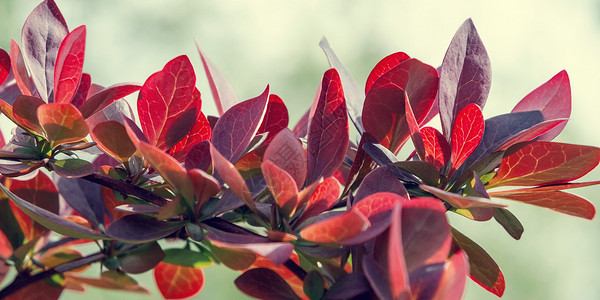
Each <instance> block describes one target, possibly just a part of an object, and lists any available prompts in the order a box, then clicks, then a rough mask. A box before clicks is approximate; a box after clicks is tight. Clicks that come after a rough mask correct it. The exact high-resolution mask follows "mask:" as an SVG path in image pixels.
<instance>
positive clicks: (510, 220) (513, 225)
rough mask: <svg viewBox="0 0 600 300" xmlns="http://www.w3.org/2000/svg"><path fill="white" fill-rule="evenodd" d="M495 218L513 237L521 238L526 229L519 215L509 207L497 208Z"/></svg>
mask: <svg viewBox="0 0 600 300" xmlns="http://www.w3.org/2000/svg"><path fill="white" fill-rule="evenodd" d="M494 220H496V221H497V222H498V224H500V225H502V228H504V230H506V232H508V234H510V236H511V237H512V238H513V239H515V240H519V239H521V235H522V234H523V231H524V230H525V229H524V228H523V225H522V224H521V222H520V221H519V219H517V217H515V215H513V214H512V213H511V212H510V211H509V210H508V209H504V208H495V209H494Z"/></svg>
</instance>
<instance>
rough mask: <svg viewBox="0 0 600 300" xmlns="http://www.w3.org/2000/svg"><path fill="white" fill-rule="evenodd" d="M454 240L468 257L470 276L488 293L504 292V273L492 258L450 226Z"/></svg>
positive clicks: (497, 293) (497, 294)
mask: <svg viewBox="0 0 600 300" xmlns="http://www.w3.org/2000/svg"><path fill="white" fill-rule="evenodd" d="M451 232H452V238H453V239H454V242H455V243H456V244H457V245H458V246H459V247H460V248H461V249H462V250H464V251H465V253H467V256H468V257H469V269H470V276H471V279H473V281H475V282H476V283H477V284H479V285H480V286H481V287H483V288H484V289H486V290H488V291H489V292H490V293H492V294H494V295H496V296H498V297H501V296H502V294H504V288H505V283H504V275H503V274H502V271H501V270H500V268H499V267H498V265H497V264H496V262H495V261H494V259H493V258H492V257H491V256H490V255H489V254H488V253H487V252H486V251H485V250H484V249H483V248H481V246H479V245H477V243H475V242H474V241H472V240H471V239H469V238H468V237H466V236H465V235H463V234H462V233H460V232H459V231H458V230H456V229H454V228H451Z"/></svg>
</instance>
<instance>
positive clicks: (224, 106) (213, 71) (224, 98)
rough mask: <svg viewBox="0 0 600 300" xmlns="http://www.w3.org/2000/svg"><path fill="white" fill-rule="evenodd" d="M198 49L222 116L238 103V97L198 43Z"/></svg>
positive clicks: (218, 110)
mask: <svg viewBox="0 0 600 300" xmlns="http://www.w3.org/2000/svg"><path fill="white" fill-rule="evenodd" d="M196 48H197V49H198V53H199V54H200V59H202V65H203V66H204V71H205V72H206V77H207V79H208V84H209V85H210V91H211V93H212V96H213V99H214V100H215V104H216V106H217V112H218V113H219V116H222V115H223V113H224V112H226V111H227V110H229V108H231V107H232V106H234V105H235V104H236V103H237V102H238V97H237V95H236V94H235V91H234V90H233V87H232V86H231V84H230V83H229V81H227V79H226V78H225V76H223V74H222V73H221V71H219V69H217V67H215V66H214V65H213V63H212V62H211V61H210V60H208V58H207V57H206V55H204V53H203V52H202V50H200V46H198V42H197V41H196Z"/></svg>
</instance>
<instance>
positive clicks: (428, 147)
mask: <svg viewBox="0 0 600 300" xmlns="http://www.w3.org/2000/svg"><path fill="white" fill-rule="evenodd" d="M421 136H422V137H423V144H424V146H425V161H426V162H428V163H430V164H432V165H434V166H435V167H436V169H438V170H439V169H440V168H442V167H443V166H444V165H445V164H446V162H448V161H449V160H450V156H451V153H452V150H451V148H450V145H449V144H448V142H447V141H446V139H445V138H444V136H443V135H442V134H441V133H440V132H439V131H437V129H435V128H433V127H423V128H421Z"/></svg>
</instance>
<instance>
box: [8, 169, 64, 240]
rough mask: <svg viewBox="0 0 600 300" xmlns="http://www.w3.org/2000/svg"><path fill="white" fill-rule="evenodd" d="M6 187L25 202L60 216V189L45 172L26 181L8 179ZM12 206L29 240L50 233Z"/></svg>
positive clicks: (12, 204) (11, 203)
mask: <svg viewBox="0 0 600 300" xmlns="http://www.w3.org/2000/svg"><path fill="white" fill-rule="evenodd" d="M6 187H8V189H9V190H10V191H11V192H13V193H14V194H15V195H17V196H18V197H20V198H22V199H24V200H25V201H27V202H29V203H31V204H34V205H36V206H39V207H41V208H43V209H45V210H47V211H50V212H52V213H55V214H58V210H59V204H58V188H57V187H56V185H55V184H54V182H53V181H52V179H50V177H48V175H46V174H44V173H43V172H38V173H37V175H36V176H35V177H34V178H32V179H29V180H24V181H20V180H16V179H9V178H7V179H6ZM10 205H11V208H12V210H13V213H14V214H15V218H16V219H17V221H18V222H19V225H20V226H21V229H22V230H23V233H24V234H25V237H26V238H27V240H31V239H33V238H34V237H36V236H38V235H40V234H42V233H45V232H48V229H46V228H45V227H43V226H42V225H40V224H37V223H35V222H34V221H33V220H31V218H30V217H29V216H28V215H26V214H25V213H24V212H22V211H21V210H20V209H19V208H18V207H17V206H16V205H15V204H14V203H13V202H12V201H11V202H10Z"/></svg>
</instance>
